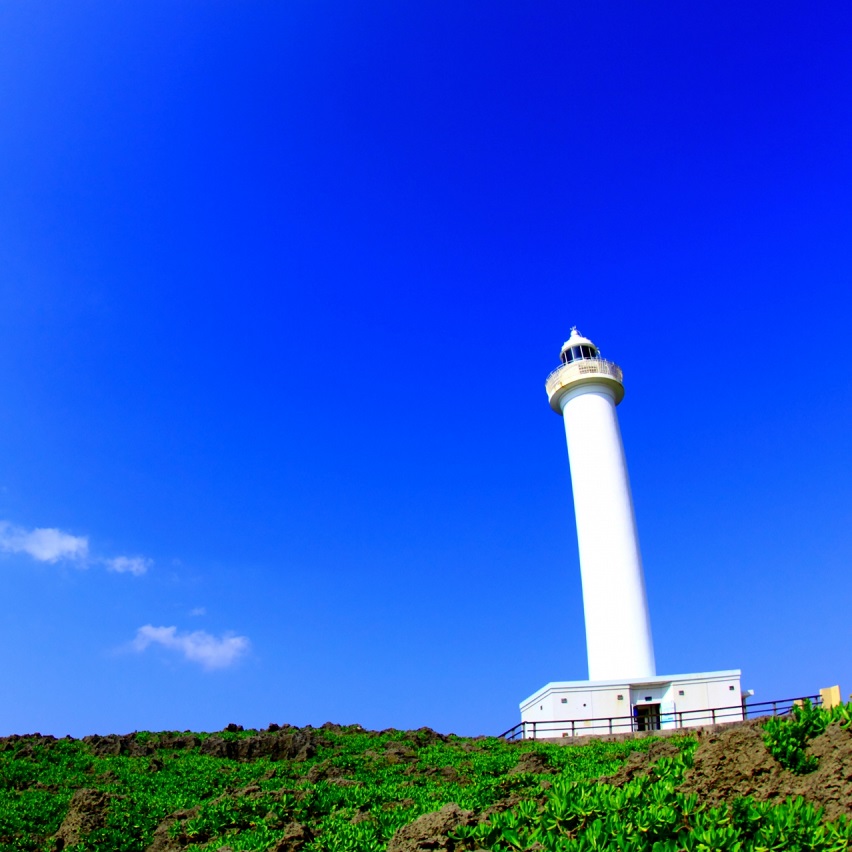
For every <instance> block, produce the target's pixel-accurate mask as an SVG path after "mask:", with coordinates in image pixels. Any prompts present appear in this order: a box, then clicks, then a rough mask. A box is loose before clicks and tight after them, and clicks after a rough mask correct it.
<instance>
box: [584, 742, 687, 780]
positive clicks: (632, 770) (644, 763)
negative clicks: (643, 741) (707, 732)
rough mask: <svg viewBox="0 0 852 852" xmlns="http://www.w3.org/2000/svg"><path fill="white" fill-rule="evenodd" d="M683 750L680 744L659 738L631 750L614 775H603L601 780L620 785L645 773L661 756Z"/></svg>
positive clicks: (668, 755)
mask: <svg viewBox="0 0 852 852" xmlns="http://www.w3.org/2000/svg"><path fill="white" fill-rule="evenodd" d="M682 750H683V747H682V746H681V745H678V744H677V743H673V742H669V741H668V740H660V741H659V742H655V743H652V744H651V745H650V746H649V747H648V748H647V749H645V750H643V751H632V752H630V754H629V755H628V756H627V760H625V761H624V763H622V764H621V766H620V767H619V769H618V772H616V773H615V774H614V775H605V776H604V777H603V778H601V779H600V780H601V781H604V782H606V783H607V784H614V785H615V786H616V787H621V786H622V784H626V783H627V782H628V781H632V780H633V779H634V778H636V776H638V775H645V774H647V772H648V770H649V769H650V768H651V765H652V764H653V763H656V762H657V761H658V760H659V759H660V758H661V757H674V756H675V755H678V754H680V753H681V751H682Z"/></svg>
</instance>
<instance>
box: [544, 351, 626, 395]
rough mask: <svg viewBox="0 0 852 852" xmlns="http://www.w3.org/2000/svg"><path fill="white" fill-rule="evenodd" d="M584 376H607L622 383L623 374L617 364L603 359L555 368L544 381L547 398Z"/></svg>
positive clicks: (590, 359)
mask: <svg viewBox="0 0 852 852" xmlns="http://www.w3.org/2000/svg"><path fill="white" fill-rule="evenodd" d="M585 375H598V376H609V377H610V378H613V379H615V380H616V381H619V382H621V381H624V374H623V373H622V372H621V367H619V366H618V364H613V363H612V361H606V360H605V359H603V358H586V359H583V360H581V361H572V362H571V363H570V364H562V366H560V367H557V368H556V369H555V370H554V371H553V372H552V373H551V374H550V375H549V376H548V377H547V379H545V383H544V386H545V388H546V389H547V394H548V396H551V395H552V394H553V392H554V391H556V390H559V388H561V387H563V386H564V385H567V384H568V382H570V381H572V380H573V379H576V378H577V377H578V376H585Z"/></svg>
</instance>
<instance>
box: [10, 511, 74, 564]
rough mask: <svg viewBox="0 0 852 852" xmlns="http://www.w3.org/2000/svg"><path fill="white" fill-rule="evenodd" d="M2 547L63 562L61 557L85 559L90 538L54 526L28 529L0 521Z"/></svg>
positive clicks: (37, 558) (14, 551)
mask: <svg viewBox="0 0 852 852" xmlns="http://www.w3.org/2000/svg"><path fill="white" fill-rule="evenodd" d="M0 550H3V551H5V552H6V553H26V554H27V555H28V556H31V557H32V558H33V559H36V560H38V561H39V562H59V560H60V559H71V560H75V561H78V562H85V561H86V558H87V557H88V555H89V539H88V538H87V537H86V536H84V535H71V534H70V533H66V532H62V530H57V529H54V528H51V527H36V528H35V529H33V530H25V529H23V528H22V527H16V526H14V525H12V524H10V523H9V522H8V521H0Z"/></svg>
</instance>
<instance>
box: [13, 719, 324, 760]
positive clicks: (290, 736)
mask: <svg viewBox="0 0 852 852" xmlns="http://www.w3.org/2000/svg"><path fill="white" fill-rule="evenodd" d="M236 727H238V726H228V728H226V729H225V731H226V732H228V733H236V731H235V730H233V728H236ZM43 740H44V742H45V743H46V744H48V745H49V744H51V742H55V740H52V738H51V739H50V740H48V739H47V738H43ZM40 742H41V741H40ZM83 742H84V743H86V745H87V746H88V747H89V749H90V751H91V752H92V754H94V755H97V756H98V757H103V756H108V755H120V754H121V755H127V756H129V757H147V756H151V755H154V754H156V753H157V751H158V750H160V749H176V750H188V749H193V748H196V747H198V748H199V751H200V752H201V754H206V755H209V756H211V757H225V758H228V759H230V760H254V759H256V758H259V757H268V758H270V759H271V760H294V761H301V760H308V759H310V758H311V757H313V756H314V755H315V754H316V752H317V745H318V744H319V743H320V742H321V735H320V734H319V733H317V732H316V731H313V730H309V729H305V730H300V729H299V728H289V729H288V728H279V727H278V726H277V725H276V726H275V727H274V730H269V731H258V732H257V733H256V734H251V735H249V736H245V737H240V738H238V739H234V738H229V737H224V736H222V734H212V735H211V736H209V737H204V738H202V737H199V736H196V735H195V734H189V733H184V734H173V733H165V734H158V735H156V736H150V737H149V736H146V737H141V736H140V735H138V734H109V735H107V736H104V737H102V736H98V735H96V734H95V735H92V736H88V737H83ZM24 748H29V749H30V750H32V746H29V745H28V746H25V747H24ZM22 751H23V750H22Z"/></svg>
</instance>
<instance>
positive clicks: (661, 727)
mask: <svg viewBox="0 0 852 852" xmlns="http://www.w3.org/2000/svg"><path fill="white" fill-rule="evenodd" d="M805 701H810V702H811V704H819V703H820V701H821V699H820V696H819V695H806V696H803V697H802V698H783V699H780V700H779V701H760V702H756V703H754V704H745V703H743V704H734V705H731V706H730V707H714V708H711V709H710V710H673V711H671V712H662V711H661V712H660V713H658V714H656V715H651V716H610V717H607V718H601V719H556V720H548V721H546V722H519V723H518V724H517V725H515V726H514V727H513V728H509V730H508V731H503V733H502V734H500V737H502V738H503V739H507V740H519V739H524V740H530V739H531V740H535V739H539V740H540V739H552V738H557V737H583V736H599V737H600V736H607V735H609V734H629V733H634V732H646V733H649V732H653V731H677V730H680V729H681V728H684V729H688V728H698V727H701V726H703V725H719V724H723V723H726V722H742V721H743V720H744V719H755V718H757V717H760V716H784V715H786V714H787V713H789V712H791V710H792V709H793V707H794V706H795V705H796V704H802V703H803V702H805Z"/></svg>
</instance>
